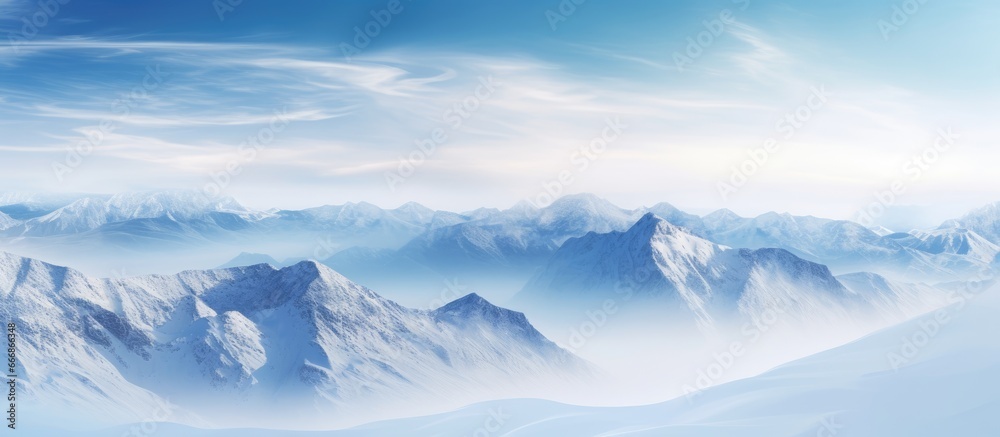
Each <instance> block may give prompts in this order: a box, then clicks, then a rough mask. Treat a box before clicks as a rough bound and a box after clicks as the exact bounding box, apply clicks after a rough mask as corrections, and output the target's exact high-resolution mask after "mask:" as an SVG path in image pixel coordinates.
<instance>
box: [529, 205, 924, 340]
mask: <svg viewBox="0 0 1000 437" xmlns="http://www.w3.org/2000/svg"><path fill="white" fill-rule="evenodd" d="M868 275H870V276H869V279H870V282H869V283H866V282H864V281H852V282H851V283H852V287H850V288H849V287H845V286H844V285H843V284H842V283H841V282H840V281H838V280H837V278H835V277H834V276H833V275H832V274H831V273H830V270H829V269H828V268H827V267H826V266H823V265H820V264H817V263H813V262H810V261H806V260H803V259H801V258H799V257H797V256H795V255H794V254H792V253H791V252H788V251H787V250H784V249H773V248H765V249H734V248H730V247H727V246H722V245H719V244H716V243H713V242H711V241H708V240H705V239H703V238H700V237H697V236H695V235H692V234H691V233H690V232H689V231H687V230H685V229H683V228H680V227H677V226H674V225H672V224H670V223H669V222H668V221H666V220H664V219H662V218H660V217H658V216H656V215H655V214H653V213H648V214H646V215H645V216H643V217H642V218H641V219H640V220H639V221H638V222H637V223H636V224H635V225H633V226H632V227H631V228H630V229H628V230H627V231H624V232H617V231H616V232H610V233H606V234H598V233H589V234H587V235H585V236H583V237H579V238H574V239H571V240H569V241H567V242H566V243H565V244H563V245H562V247H560V248H559V250H558V251H557V252H556V253H555V254H554V255H553V256H552V257H551V258H550V259H549V261H548V262H547V264H546V265H545V267H544V269H543V270H542V271H541V273H540V274H538V275H537V276H536V277H534V278H533V279H532V280H531V281H530V282H529V283H528V284H527V285H526V286H525V287H524V289H523V290H521V292H520V293H519V294H518V296H517V298H516V300H517V301H518V302H526V304H529V305H530V304H533V305H532V306H537V307H546V308H571V309H572V310H576V308H580V307H582V308H587V307H588V306H589V307H594V306H595V304H597V303H600V302H602V301H605V300H607V299H611V300H623V298H622V296H623V292H625V293H628V296H629V299H630V300H632V301H633V303H638V302H641V303H642V305H643V306H649V305H653V304H659V305H662V306H663V307H664V310H665V311H666V310H667V309H668V308H673V309H677V310H679V311H673V312H669V314H670V317H677V316H678V315H680V316H683V315H688V316H692V317H693V319H694V320H695V321H696V322H697V323H700V324H703V325H711V324H712V323H713V320H714V319H716V318H717V317H719V316H723V317H724V316H726V315H730V316H731V315H733V314H734V313H741V314H742V315H744V316H747V317H750V318H759V317H760V315H761V314H763V313H764V312H765V311H768V310H773V309H774V308H781V309H782V311H783V312H788V313H795V314H803V315H807V316H809V317H814V316H817V315H821V314H830V313H833V312H840V313H859V314H867V313H868V312H870V311H872V310H874V311H887V312H889V313H896V314H898V315H902V314H905V312H904V311H903V310H904V309H909V308H913V307H916V308H925V309H926V308H930V307H931V305H932V304H933V301H934V300H935V296H933V294H932V293H931V292H930V291H929V290H928V292H927V293H919V292H916V290H914V289H913V288H911V287H910V286H900V285H893V284H891V283H890V281H888V280H886V279H885V278H882V277H880V276H878V275H875V274H868ZM875 285H879V286H875ZM937 300H940V299H937ZM724 320H725V318H724Z"/></svg>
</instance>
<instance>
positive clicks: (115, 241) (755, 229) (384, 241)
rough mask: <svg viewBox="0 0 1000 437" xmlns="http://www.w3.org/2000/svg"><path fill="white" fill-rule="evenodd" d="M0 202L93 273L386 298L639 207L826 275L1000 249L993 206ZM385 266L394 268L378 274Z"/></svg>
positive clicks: (27, 231) (8, 235)
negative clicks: (886, 222)
mask: <svg viewBox="0 0 1000 437" xmlns="http://www.w3.org/2000/svg"><path fill="white" fill-rule="evenodd" d="M0 203H5V204H4V205H0V244H2V245H3V247H6V248H8V250H15V251H17V252H19V253H23V254H27V255H30V256H34V257H37V258H41V259H47V260H51V261H54V262H58V263H63V264H69V265H74V266H76V267H79V268H82V269H83V270H84V271H86V272H88V273H91V274H95V275H107V274H109V272H112V271H120V270H125V271H128V272H137V273H173V272H176V271H180V270H183V269H191V268H199V269H201V268H211V267H214V266H219V265H234V264H226V263H227V262H228V261H230V260H233V259H234V257H236V256H237V255H239V254H240V253H244V252H247V253H259V254H265V255H267V256H269V257H272V258H273V259H276V260H282V259H285V260H302V259H317V260H321V261H323V262H324V263H325V264H327V265H329V266H331V267H333V268H335V269H338V270H343V271H344V272H345V273H347V274H348V275H349V277H351V279H353V280H355V281H358V282H361V283H364V284H368V285H371V286H376V287H378V288H379V289H380V290H382V291H384V292H386V293H388V294H389V295H390V296H393V297H396V298H403V297H402V296H403V294H404V293H411V294H412V293H414V292H417V293H422V294H423V295H422V296H421V297H420V300H421V301H426V300H427V296H429V295H430V294H434V293H437V291H438V290H440V288H441V283H442V282H443V281H444V280H452V279H454V278H456V277H457V278H465V281H466V282H467V283H468V284H469V286H470V287H472V288H475V289H478V290H481V291H482V292H483V293H484V294H485V295H486V296H488V297H490V298H494V299H501V300H502V299H506V298H509V297H510V296H511V295H512V294H513V292H514V291H516V290H518V289H520V288H521V287H522V286H524V285H525V284H526V283H527V281H528V280H529V279H531V278H532V277H533V276H534V275H536V274H537V273H538V272H539V271H540V269H541V268H542V267H543V266H544V265H545V264H546V262H548V260H549V258H550V257H551V256H552V255H553V254H555V253H556V251H557V250H558V249H559V247H560V246H562V245H563V244H564V242H566V241H567V240H568V239H570V238H574V237H581V236H583V235H585V234H587V233H588V232H596V233H608V232H612V231H625V230H626V229H628V228H629V227H631V226H632V225H633V224H635V223H636V222H637V221H638V220H639V219H640V218H641V217H642V216H643V215H645V214H647V213H653V214H655V215H657V216H658V217H660V218H662V219H664V220H666V221H667V222H669V223H671V224H673V225H675V226H677V227H680V228H682V229H685V230H687V232H689V233H690V234H692V235H694V236H697V237H700V238H703V239H705V240H708V241H711V242H713V243H716V244H719V245H724V246H729V247H734V248H745V249H763V248H777V249H784V250H787V251H789V252H791V253H792V254H794V255H796V256H798V257H800V258H802V259H805V260H807V261H811V262H815V263H819V264H823V265H826V266H827V267H829V268H830V270H831V272H833V273H834V274H838V275H839V274H848V273H857V272H874V273H877V274H880V275H883V276H886V277H887V278H889V279H892V280H894V281H901V282H921V281H922V282H928V283H935V282H950V281H961V280H967V279H969V278H970V277H974V276H975V275H976V274H977V273H978V272H980V271H982V270H983V269H986V268H989V266H990V265H991V264H992V263H993V262H995V260H996V259H997V253H998V252H1000V251H998V250H997V249H996V248H997V246H998V244H1000V240H998V238H1000V232H998V229H1000V228H998V226H1000V225H998V224H997V223H998V220H997V218H998V217H1000V213H998V212H997V211H1000V207H998V206H997V205H991V206H987V207H985V208H982V209H980V210H977V211H973V212H971V213H969V214H967V215H966V216H964V217H962V218H960V219H956V220H951V221H948V222H946V223H944V224H942V226H941V227H940V228H939V229H934V230H913V231H910V232H905V233H901V232H891V231H889V230H888V229H876V230H872V229H867V228H865V227H863V226H861V225H859V224H857V223H854V222H850V221H845V220H830V219H824V218H817V217H811V216H793V215H790V214H779V213H773V212H772V213H766V214H762V215H760V216H757V217H751V218H746V217H741V216H739V215H737V214H735V213H733V212H732V211H729V210H719V211H716V212H713V213H711V214H707V215H705V216H703V217H699V216H697V215H694V214H689V213H685V212H683V211H681V210H679V209H677V208H675V207H673V206H672V205H670V204H667V203H660V204H656V205H653V206H651V207H644V208H636V209H625V208H620V207H617V206H615V205H614V204H612V203H610V202H608V201H606V200H604V199H601V198H598V197H597V196H594V195H589V194H576V195H568V196H564V197H562V198H560V199H557V200H556V201H555V202H553V203H552V204H551V205H549V206H547V207H545V208H535V207H534V206H532V205H530V204H528V203H527V202H522V203H520V204H518V205H515V206H514V207H512V208H509V209H505V210H499V209H488V208H482V209H478V210H474V211H468V212H463V213H454V212H447V211H434V210H431V209H429V208H426V207H424V206H422V205H419V204H417V203H413V202H411V203H407V204H404V205H402V206H400V207H398V208H395V209H382V208H379V207H377V206H375V205H371V204H368V203H364V202H361V203H347V204H343V205H332V206H321V207H317V208H310V209H304V210H298V211H290V210H268V211H255V210H252V209H250V208H246V207H244V206H242V205H240V204H239V203H238V202H236V201H235V200H234V199H231V198H224V197H220V198H212V199H209V198H206V197H204V196H203V195H202V194H200V193H192V192H152V193H130V194H120V195H115V196H77V197H72V196H58V197H51V196H49V197H45V196H37V195H24V194H20V195H3V196H0ZM169 251H173V252H170V253H169V254H168V252H169ZM136 253H142V254H148V256H144V257H136V256H134V254H136ZM94 254H97V255H94ZM179 254H183V255H180V256H179ZM991 254H992V255H991ZM160 255H162V256H160ZM387 270H397V271H399V272H401V273H399V274H397V275H393V276H392V277H387V275H385V274H383V272H385V271H387Z"/></svg>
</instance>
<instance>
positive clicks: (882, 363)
mask: <svg viewBox="0 0 1000 437" xmlns="http://www.w3.org/2000/svg"><path fill="white" fill-rule="evenodd" d="M998 297H1000V296H998V291H997V290H996V289H995V288H994V289H992V290H989V291H982V290H981V289H979V290H973V289H970V290H966V291H965V292H963V293H959V294H956V295H954V296H953V300H954V303H953V304H952V305H950V306H948V307H945V308H943V309H941V310H938V311H936V312H934V313H930V314H926V315H923V316H921V317H918V318H915V319H912V320H909V321H906V322H904V323H901V324H899V325H896V326H893V327H890V328H887V329H884V330H881V331H879V332H876V333H874V334H872V335H869V336H867V337H865V338H862V339H860V340H857V341H855V342H852V343H850V344H847V345H844V346H841V347H838V348H835V349H832V350H828V351H825V352H822V353H818V354H816V355H813V356H810V357H806V358H803V359H800V360H797V361H794V362H791V363H788V364H785V365H782V366H779V367H777V368H775V369H773V370H771V371H769V372H766V373H764V374H761V375H759V376H755V377H751V378H747V379H744V380H739V381H735V382H731V383H728V384H724V385H721V386H717V387H712V388H709V389H707V390H705V391H702V392H700V393H697V394H694V395H691V396H690V397H681V398H677V399H673V400H670V401H666V402H663V403H657V404H652V405H646V406H635V407H619V408H600V407H581V406H573V405H564V404H559V403H554V402H548V401H541V400H532V399H510V400H501V401H493V402H486V403H480V404H474V405H470V406H467V407H465V408H461V409H458V410H454V411H450V412H446V413H441V414H436V415H431V416H426V417H416V418H410V419H400V420H391V421H384V422H377V423H371V424H367V425H363V426H360V427H356V428H352V429H347V430H341V431H327V432H310V433H301V434H290V433H287V432H285V431H266V430H248V429H242V430H199V429H194V428H188V427H183V426H177V425H172V424H158V425H159V427H158V428H157V435H162V436H175V435H177V436H181V435H183V436H191V437H203V436H204V437H209V436H210V437H229V436H250V437H271V436H279V435H280V436H286V435H300V436H302V437H313V436H316V437H319V436H328V437H381V436H398V435H406V436H413V437H425V436H426V437H432V436H452V435H455V436H459V435H473V436H493V435H495V436H511V437H549V436H579V437H610V436H628V437H640V436H649V437H659V436H681V437H716V436H741V437H813V436H821V437H828V436H837V437H885V436H912V437H940V436H970V437H989V436H996V435H1000V422H998V421H997V420H996V413H997V411H1000V398H998V396H997V393H1000V379H998V378H997V377H996V376H997V374H998V373H1000V343H998V342H996V341H991V340H990V339H989V337H990V336H991V335H993V334H994V333H996V332H1000V318H997V317H996V313H997V312H998V311H1000V299H998ZM116 431H117V430H116Z"/></svg>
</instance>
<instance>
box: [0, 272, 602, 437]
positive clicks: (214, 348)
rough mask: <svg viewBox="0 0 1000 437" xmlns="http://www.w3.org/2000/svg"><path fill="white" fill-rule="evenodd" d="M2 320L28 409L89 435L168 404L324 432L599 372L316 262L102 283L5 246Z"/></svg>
mask: <svg viewBox="0 0 1000 437" xmlns="http://www.w3.org/2000/svg"><path fill="white" fill-rule="evenodd" d="M0 318H2V319H3V320H6V321H14V322H15V323H17V326H18V334H19V340H20V343H19V344H20V348H19V350H18V358H19V360H20V361H21V363H22V368H23V369H22V371H21V378H22V381H21V385H22V391H21V396H22V399H24V401H23V402H22V403H23V404H25V405H31V407H25V410H27V411H35V412H36V413H37V412H39V411H52V412H55V411H61V412H63V414H62V415H61V416H57V417H61V418H66V417H72V418H74V420H78V421H79V422H77V423H78V424H79V426H81V427H84V426H85V425H83V424H90V423H94V424H95V425H96V424H103V425H110V424H115V423H126V422H131V421H136V420H143V419H144V418H148V417H157V416H156V414H157V412H158V411H161V410H164V409H167V410H170V411H172V413H171V414H170V416H169V418H162V419H161V420H175V421H179V422H182V423H189V424H213V425H223V424H230V425H231V424H233V423H239V424H242V425H246V426H274V425H275V424H276V423H278V422H276V420H279V419H280V420H282V422H280V423H286V422H283V421H285V420H293V421H297V423H299V424H300V426H301V427H315V426H320V424H322V425H323V426H327V427H328V426H332V424H340V425H344V424H350V423H360V422H362V421H366V420H374V419H377V418H379V417H382V418H385V417H399V416H398V415H399V414H410V415H412V414H417V413H421V412H422V413H428V412H432V411H441V409H446V408H454V407H457V406H460V405H464V404H467V403H470V402H475V401H477V400H485V399H493V398H497V397H502V396H517V395H528V396H540V395H542V394H543V393H545V392H546V390H547V389H548V388H550V387H558V386H559V385H560V384H567V385H568V384H572V383H579V382H581V381H586V380H587V379H588V378H590V377H592V376H593V375H594V374H593V370H592V367H591V366H590V365H589V364H587V363H586V362H584V361H582V360H580V359H579V358H576V357H575V356H573V355H572V354H570V353H569V352H566V351H565V350H563V349H560V348H559V347H557V346H556V345H555V344H554V343H552V342H550V341H548V340H547V339H545V338H544V337H543V336H542V335H541V334H540V333H539V332H538V331H536V330H535V329H534V328H533V327H532V326H531V324H530V323H528V321H527V319H526V318H525V317H524V315H523V314H521V313H516V312H513V311H509V310H506V309H502V308H499V307H496V306H493V305H492V304H490V303H489V302H487V301H486V300H484V299H482V298H480V297H479V296H477V295H475V294H470V295H468V296H466V297H464V298H461V299H458V300H455V301H453V302H451V303H449V304H447V305H445V306H444V307H442V308H440V309H438V310H436V311H421V310H412V309H408V308H405V307H402V306H399V305H397V304H395V303H394V302H392V301H389V300H386V299H384V298H382V297H380V296H378V295H377V294H375V293H374V292H372V291H371V290H368V289H366V288H364V287H361V286H359V285H356V284H354V283H352V282H350V281H348V280H347V279H346V278H344V277H343V276H341V275H339V274H337V273H336V272H334V271H332V270H330V269H329V268H326V267H324V266H322V265H319V264H317V263H315V262H312V261H306V262H301V263H298V264H296V265H293V266H290V267H287V268H283V269H280V270H279V269H275V268H273V267H271V266H268V265H263V264H261V265H254V266H248V267H239V268H230V269H222V270H209V271H187V272H182V273H180V274H178V275H173V276H142V277H132V278H125V279H93V278H88V277H85V276H84V275H82V274H81V273H78V272H76V271H74V270H71V269H67V268H64V267H57V266H53V265H49V264H45V263H42V262H39V261H35V260H32V259H28V258H22V257H18V256H14V255H11V254H7V253H3V252H0ZM372 404H377V405H378V406H379V408H377V409H374V408H371V407H370V406H371V405H372ZM262 412H270V413H273V414H261V413H262ZM29 417H30V415H29ZM95 422H96V423H95ZM30 424H31V419H29V418H26V419H25V427H28V426H29V425H30ZM36 425H37V423H36Z"/></svg>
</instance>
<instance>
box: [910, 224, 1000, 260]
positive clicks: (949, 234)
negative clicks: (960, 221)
mask: <svg viewBox="0 0 1000 437" xmlns="http://www.w3.org/2000/svg"><path fill="white" fill-rule="evenodd" d="M910 234H911V235H913V236H914V237H915V238H916V239H917V240H918V242H917V243H916V244H914V245H913V246H912V247H913V248H915V249H918V250H921V251H923V252H927V253H931V254H941V253H946V254H952V255H965V256H967V257H970V258H973V259H976V260H979V261H983V262H987V263H988V262H992V261H993V259H994V258H996V256H997V254H998V253H1000V246H997V245H996V244H993V243H991V242H990V241H988V240H987V239H985V238H983V237H982V236H980V235H979V234H977V233H976V232H975V231H972V230H968V229H962V228H945V229H935V230H931V231H911V232H910Z"/></svg>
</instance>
